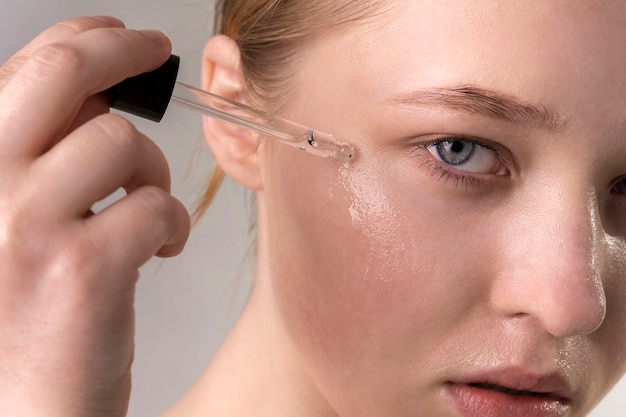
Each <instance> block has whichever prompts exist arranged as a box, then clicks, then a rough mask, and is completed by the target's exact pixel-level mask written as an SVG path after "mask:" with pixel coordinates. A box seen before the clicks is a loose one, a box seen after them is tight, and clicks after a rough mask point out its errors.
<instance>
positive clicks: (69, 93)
mask: <svg viewBox="0 0 626 417" xmlns="http://www.w3.org/2000/svg"><path fill="white" fill-rule="evenodd" d="M170 52H171V45H170V43H169V40H168V39H167V38H166V37H165V36H164V35H163V34H162V33H160V32H154V31H135V30H127V29H121V28H96V29H91V30H88V31H86V32H83V33H80V34H78V35H76V36H74V37H72V38H69V39H65V40H63V41H60V42H56V43H52V44H47V45H45V46H42V47H40V48H39V49H37V50H36V51H35V52H34V53H33V54H32V55H31V56H30V57H29V58H28V59H27V60H26V62H25V63H24V64H23V65H22V67H21V68H20V70H19V71H18V73H17V74H15V76H14V77H13V78H12V79H11V80H10V81H9V82H8V83H7V85H6V86H5V87H4V89H2V91H0V157H3V156H4V157H11V158H15V157H19V156H24V155H29V156H31V157H34V156H37V155H40V154H41V153H43V152H45V151H46V150H47V149H48V148H49V147H50V146H51V144H53V143H55V142H56V141H58V139H59V136H60V135H61V134H62V133H63V132H65V130H66V128H67V127H68V126H69V125H70V123H71V122H72V120H73V118H74V117H75V115H76V113H77V112H78V110H79V108H80V106H81V104H82V102H83V101H84V100H85V99H86V98H87V97H89V96H92V95H94V94H96V93H98V92H100V91H103V90H105V89H107V88H108V87H110V86H112V85H114V84H116V83H118V82H120V81H122V80H123V79H125V78H128V77H131V76H134V75H137V74H140V73H142V72H147V71H150V70H153V69H155V68H157V67H158V66H159V65H161V64H162V63H163V62H165V60H166V59H167V58H168V57H169V55H170Z"/></svg>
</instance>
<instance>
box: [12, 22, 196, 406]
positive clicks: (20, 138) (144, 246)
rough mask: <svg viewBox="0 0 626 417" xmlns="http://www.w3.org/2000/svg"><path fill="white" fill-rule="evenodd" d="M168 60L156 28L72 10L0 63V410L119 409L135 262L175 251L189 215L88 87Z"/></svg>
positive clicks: (153, 159)
mask: <svg viewBox="0 0 626 417" xmlns="http://www.w3.org/2000/svg"><path fill="white" fill-rule="evenodd" d="M169 54H170V44H169V41H168V40H167V39H166V38H165V37H164V36H163V35H162V34H160V33H158V32H139V31H132V30H127V29H125V28H124V27H123V24H122V23H121V22H119V21H117V20H115V19H112V18H80V19H73V20H68V21H65V22H62V23H60V24H57V25H55V26H53V27H52V28H50V29H48V30H47V31H46V32H44V33H42V34H41V35H40V36H39V37H37V38H36V39H35V40H33V41H32V42H31V43H30V44H29V45H27V46H26V47H25V48H24V49H22V50H21V51H20V52H18V53H17V54H16V55H15V56H14V57H12V58H11V59H10V60H9V61H8V62H7V63H6V64H5V65H4V66H2V67H1V68H0V415H2V416H13V417H18V416H38V417H48V416H54V417H56V416H59V417H61V416H62V417H73V416H82V417H91V416H107V417H112V416H123V415H125V414H126V409H127V406H128V398H129V392H130V367H131V362H132V358H133V338H134V328H133V326H134V317H133V311H134V310H133V302H134V289H135V284H136V280H137V278H138V275H139V272H138V268H139V267H140V266H141V265H142V264H143V263H145V262H146V261H147V260H148V259H149V258H151V257H152V256H153V255H155V254H156V255H159V256H172V255H175V254H177V253H179V252H180V251H181V250H182V248H183V246H184V243H185V241H186V239H187V236H188V234H189V217H188V215H187V211H186V210H185V208H184V207H183V205H182V204H181V203H180V202H178V201H177V200H176V199H174V198H173V197H172V196H171V195H170V193H169V187H170V178H169V171H168V166H167V163H166V161H165V158H164V156H163V155H162V153H161V152H160V150H159V149H158V147H157V146H156V145H155V144H154V143H153V142H152V141H150V140H149V139H148V138H147V137H145V136H143V135H142V134H141V133H139V132H138V131H137V130H136V129H135V128H134V126H133V125H132V124H131V123H130V122H128V121H127V120H125V119H124V118H122V117H120V116H117V115H113V114H110V113H109V111H108V102H107V98H106V96H105V95H104V94H100V93H98V92H100V91H104V90H106V89H107V88H108V87H110V86H112V85H114V84H115V83H117V82H119V81H121V80H123V79H124V78H127V77H130V76H133V75H136V74H139V73H142V72H146V71H150V70H152V69H155V68H156V67H158V66H159V65H160V64H162V63H163V62H164V61H165V60H166V59H167V57H168V56H169ZM120 187H123V188H124V189H125V190H126V192H127V195H126V196H125V197H124V198H122V199H121V200H119V201H117V202H115V203H114V204H112V205H111V206H110V207H107V208H106V209H104V210H102V211H101V212H100V213H97V214H94V213H93V212H92V211H91V208H92V206H93V204H94V203H95V202H97V201H99V200H101V199H103V198H105V197H106V196H108V195H109V194H111V193H112V192H114V191H116V190H117V189H119V188H120Z"/></svg>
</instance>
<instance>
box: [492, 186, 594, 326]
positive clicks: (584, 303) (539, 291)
mask: <svg viewBox="0 0 626 417" xmlns="http://www.w3.org/2000/svg"><path fill="white" fill-rule="evenodd" d="M544 191H545V190H544ZM553 191H554V190H553ZM546 195H549V196H551V197H548V198H546V197H545V196H546ZM537 197H539V196H537ZM518 198H520V199H521V197H518ZM530 200H532V202H530V203H528V204H523V203H521V202H519V204H518V205H516V209H515V215H514V218H513V220H512V221H509V222H507V223H506V224H505V225H503V228H502V229H501V234H500V235H499V236H500V238H499V239H500V240H499V248H498V251H499V259H500V261H501V267H500V268H499V269H498V272H497V276H496V278H495V280H494V281H493V286H492V289H491V303H492V305H493V306H494V307H495V308H496V310H497V311H499V312H500V313H502V314H505V315H507V316H509V317H523V316H526V317H531V318H533V319H534V320H535V321H537V322H538V323H539V324H540V325H541V326H542V327H543V328H544V329H545V330H546V331H548V332H549V333H551V334H552V335H554V336H556V337H567V336H575V335H585V334H589V333H592V332H593V331H594V330H596V329H597V328H598V327H599V326H600V325H601V324H602V322H603V321H604V316H605V314H606V296H605V292H604V288H603V283H602V258H603V253H602V247H603V244H602V236H603V230H602V225H601V221H600V218H599V213H598V208H597V199H596V198H595V197H594V196H591V195H589V193H581V192H578V193H576V192H569V193H568V192H563V190H562V189H561V190H558V191H554V192H549V193H541V197H540V198H534V199H530ZM526 201H529V200H526Z"/></svg>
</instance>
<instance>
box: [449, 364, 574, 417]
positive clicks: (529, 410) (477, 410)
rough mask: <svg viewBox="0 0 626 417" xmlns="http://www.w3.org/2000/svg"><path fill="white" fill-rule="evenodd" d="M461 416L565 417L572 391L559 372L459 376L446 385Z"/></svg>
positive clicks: (500, 372)
mask: <svg viewBox="0 0 626 417" xmlns="http://www.w3.org/2000/svg"><path fill="white" fill-rule="evenodd" d="M445 389H446V394H447V396H448V397H449V399H450V400H451V401H452V403H453V404H454V405H455V406H456V408H457V410H458V411H459V412H460V413H461V415H462V416H463V417H564V416H566V415H567V414H568V413H569V411H570V409H571V398H572V395H573V393H572V389H571V387H570V385H569V384H568V382H567V380H566V379H565V378H563V377H562V376H561V375H560V374H559V373H557V372H554V373H549V374H538V373H532V372H528V371H525V370H521V369H517V368H515V369H505V370H496V371H489V372H482V373H475V374H471V375H466V376H462V377H461V378H458V379H456V380H453V381H448V382H447V383H446V385H445Z"/></svg>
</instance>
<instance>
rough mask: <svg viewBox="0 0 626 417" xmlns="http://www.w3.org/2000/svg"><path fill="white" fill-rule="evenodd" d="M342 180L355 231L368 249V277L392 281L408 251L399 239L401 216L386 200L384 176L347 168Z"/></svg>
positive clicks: (341, 177) (340, 184) (342, 173)
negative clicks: (382, 177)
mask: <svg viewBox="0 0 626 417" xmlns="http://www.w3.org/2000/svg"><path fill="white" fill-rule="evenodd" d="M339 178H340V181H339V186H340V187H341V189H342V193H341V194H343V195H345V198H346V203H347V204H346V205H347V207H348V208H347V210H348V214H349V218H350V219H351V221H352V228H353V229H354V231H355V232H357V233H358V234H359V236H360V237H361V239H362V241H363V242H364V243H365V245H364V246H365V247H367V253H366V254H363V255H364V256H363V265H364V267H365V268H364V271H366V275H370V274H375V275H374V276H373V277H375V278H378V279H383V280H389V279H391V278H392V277H393V276H394V272H395V271H396V269H397V267H398V266H399V265H400V264H401V258H402V256H403V253H404V252H405V251H404V250H403V248H402V246H403V244H402V242H401V239H400V236H401V234H400V223H401V222H400V221H399V218H400V216H398V214H397V212H396V208H395V207H394V205H393V204H392V202H391V201H390V199H389V198H388V196H387V190H386V187H385V186H384V182H383V181H382V180H381V176H380V175H377V174H376V173H371V172H369V171H362V170H358V169H357V168H353V167H351V166H350V165H345V166H343V167H342V168H341V170H340V177H339Z"/></svg>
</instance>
